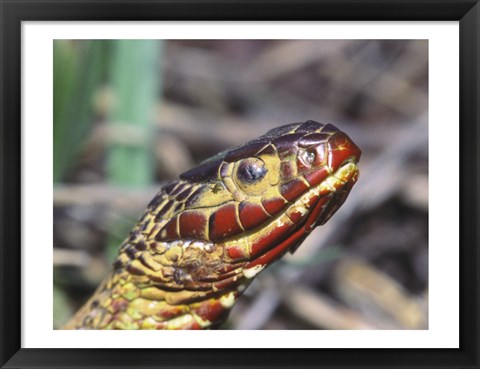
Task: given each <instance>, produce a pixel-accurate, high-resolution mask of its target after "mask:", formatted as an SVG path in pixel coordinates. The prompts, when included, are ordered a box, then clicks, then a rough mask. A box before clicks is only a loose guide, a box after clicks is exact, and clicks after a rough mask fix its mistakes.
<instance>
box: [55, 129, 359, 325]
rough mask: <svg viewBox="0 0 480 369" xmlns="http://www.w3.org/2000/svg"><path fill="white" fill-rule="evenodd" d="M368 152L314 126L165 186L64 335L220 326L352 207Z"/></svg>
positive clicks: (229, 155)
mask: <svg viewBox="0 0 480 369" xmlns="http://www.w3.org/2000/svg"><path fill="white" fill-rule="evenodd" d="M360 156H361V151H360V149H359V148H358V147H357V146H356V145H355V143H354V142H353V141H352V140H351V139H350V138H349V137H348V136H347V135H346V134H345V133H344V132H342V131H341V130H339V129H338V128H336V127H335V126H334V125H332V124H330V123H328V124H324V123H319V122H316V121H313V120H307V121H304V122H299V123H292V124H287V125H284V126H280V127H277V128H274V129H272V130H270V131H268V132H267V133H265V134H264V135H262V136H260V137H257V138H255V139H253V140H250V141H248V142H246V143H244V144H242V145H240V146H237V147H234V148H232V149H228V150H225V151H223V152H221V153H219V154H217V155H215V156H213V157H211V158H210V159H207V160H205V161H204V162H201V163H200V164H199V165H198V166H197V167H194V168H193V169H190V170H188V171H186V172H184V173H183V174H181V175H180V176H179V179H178V180H176V181H173V182H170V183H167V184H165V185H164V186H163V187H161V188H160V190H159V192H158V193H157V194H156V195H155V196H154V198H153V199H152V200H151V202H150V203H149V204H148V206H147V209H146V211H145V213H144V214H143V216H141V218H140V219H139V221H138V222H137V223H136V225H135V226H134V227H133V229H132V230H131V232H130V233H129V234H128V236H127V237H126V239H125V240H124V242H123V243H122V244H121V246H120V248H119V251H118V255H117V257H116V259H115V261H114V262H113V265H112V269H111V271H110V272H109V274H108V276H107V277H106V278H105V279H104V280H103V282H102V283H101V284H100V285H99V287H98V288H97V289H96V291H95V292H94V294H93V295H92V296H91V297H90V299H89V300H88V301H87V302H86V303H85V304H84V305H83V306H82V307H81V308H80V309H79V310H78V312H77V313H76V314H75V315H74V316H73V318H72V319H71V320H70V321H69V322H68V323H67V324H66V325H65V326H64V327H63V328H64V329H154V330H160V329H218V328H220V327H221V325H222V323H224V322H225V320H226V319H227V317H228V314H229V312H230V311H231V309H232V307H233V306H234V305H235V303H236V302H237V301H238V299H239V298H240V296H241V295H242V293H243V292H244V291H245V289H246V288H247V287H248V285H249V284H250V283H251V282H252V281H253V279H254V278H255V277H256V276H257V275H258V274H259V273H260V272H261V271H262V270H264V269H265V268H266V267H267V266H269V265H271V264H272V263H273V262H275V261H276V260H278V259H280V258H281V257H282V256H283V255H285V254H286V253H287V252H291V253H293V252H294V251H295V250H296V249H297V248H298V247H299V246H300V244H301V243H302V242H303V241H304V240H305V238H306V237H307V236H308V235H309V234H310V233H311V232H312V231H313V230H314V229H315V228H316V227H317V226H320V225H323V224H325V222H327V221H328V220H329V219H330V218H331V217H332V215H333V214H334V213H335V212H336V211H337V210H338V209H339V208H340V206H342V204H343V203H344V201H345V200H346V198H347V196H348V195H349V193H350V190H351V188H352V187H353V185H354V184H355V183H356V182H357V179H358V174H359V170H358V161H359V159H360Z"/></svg>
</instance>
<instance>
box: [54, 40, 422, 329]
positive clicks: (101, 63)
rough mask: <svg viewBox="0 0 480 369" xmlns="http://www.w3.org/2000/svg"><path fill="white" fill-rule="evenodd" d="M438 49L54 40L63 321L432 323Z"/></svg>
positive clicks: (70, 324)
mask: <svg viewBox="0 0 480 369" xmlns="http://www.w3.org/2000/svg"><path fill="white" fill-rule="evenodd" d="M428 55H429V42H428V40H425V39H404V40H399V39H390V40H389V39H377V40H375V39H365V40H358V39H357V40H350V39H342V40H340V39H335V40H333V39H332V40H327V39H321V40H320V39H319V40H266V39H265V40H262V39H256V40H251V39H244V40H242V39H231V40H226V39H221V40H220V39H201V40H198V39H197V40H191V39H190V40H189V39H175V40H168V39H165V40H122V39H118V40H75V39H61V40H54V44H53V94H54V95H53V97H54V106H53V118H54V121H53V176H54V187H53V191H54V192H53V282H54V283H53V289H54V290H53V298H54V303H53V312H52V314H53V325H54V329H58V330H64V329H69V330H70V329H105V330H111V329H134V330H141V329H149V330H152V329H153V330H164V329H222V330H361V329H363V330H426V329H428V328H429V326H428V311H429V309H428V307H429V303H428V291H429V288H428V287H429V280H428V276H429V272H428V271H429V257H428V249H429V247H428V239H429V238H428V215H429V211H428V209H429V202H428V199H429V193H428V160H429V156H428V153H429V151H428V147H429V145H428V143H429V136H428V128H429V122H428V99H429V95H428V94H429V91H428V86H429V60H428Z"/></svg>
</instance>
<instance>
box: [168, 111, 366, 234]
mask: <svg viewBox="0 0 480 369" xmlns="http://www.w3.org/2000/svg"><path fill="white" fill-rule="evenodd" d="M360 155H361V151H360V149H359V148H358V147H357V146H356V145H355V144H354V143H353V141H352V140H351V139H350V138H349V137H348V136H347V135H346V134H345V133H343V132H341V131H340V130H338V129H337V128H336V127H335V126H333V125H331V124H322V123H318V122H314V121H311V120H309V121H306V122H304V123H293V124H289V125H286V126H282V127H279V128H275V129H272V130H270V131H268V132H267V133H266V134H264V135H263V136H260V137H258V138H256V139H254V140H251V141H249V142H247V143H245V144H243V145H241V146H238V147H235V148H233V149H230V150H227V151H224V152H222V153H220V154H217V155H216V156H214V157H212V158H210V159H209V160H207V161H205V162H203V163H201V164H200V165H199V166H198V167H196V168H194V169H192V170H189V171H187V172H185V173H183V174H182V175H181V176H180V178H181V179H182V180H184V181H185V182H186V184H185V186H188V184H191V185H193V186H194V185H195V184H201V185H200V186H198V188H197V189H196V191H197V192H196V193H195V194H194V195H191V197H190V198H189V200H187V201H186V203H185V205H186V206H185V207H184V210H183V211H184V213H183V214H180V215H179V218H178V220H177V221H178V223H179V227H177V228H178V229H179V233H180V234H170V235H169V234H168V232H165V235H166V236H167V238H168V237H169V236H171V237H173V238H177V237H180V238H184V237H192V238H201V239H203V240H206V241H212V242H217V243H218V242H225V241H228V240H231V239H238V238H242V237H246V236H248V235H250V234H257V235H258V234H259V231H260V233H261V231H262V229H265V227H266V226H267V225H268V224H269V223H271V222H272V220H274V219H276V218H278V217H279V216H280V215H281V214H284V213H285V214H287V216H289V217H291V218H292V221H293V222H294V223H295V224H297V223H298V222H299V221H300V220H302V221H305V219H306V218H307V215H308V213H310V210H313V207H314V206H313V203H314V202H315V201H317V200H318V199H319V198H323V200H324V201H325V202H327V201H326V199H327V198H329V199H330V197H328V196H329V195H332V196H331V197H333V193H336V192H338V194H336V198H337V200H336V201H335V204H338V205H335V206H334V205H333V204H332V205H331V206H330V207H329V209H328V212H327V211H326V210H327V209H326V208H325V211H324V212H320V213H318V214H317V213H315V216H316V219H315V221H314V220H313V219H310V221H309V222H308V224H307V226H308V227H307V228H308V229H307V231H310V230H311V228H312V227H313V225H317V224H323V223H324V222H326V221H327V220H328V218H329V217H330V216H331V215H332V214H333V213H334V212H335V211H336V209H338V207H339V205H341V201H339V200H340V199H338V198H339V197H340V196H339V193H340V192H341V191H339V190H340V189H342V193H343V197H346V195H345V193H348V191H347V189H348V190H349V189H350V188H351V186H352V185H353V183H355V181H356V180H357V176H358V170H357V165H356V163H357V162H358V160H359V159H360ZM299 202H300V203H299ZM300 205H302V206H300ZM295 210H298V211H297V212H296V211H295ZM298 212H302V214H297V213H298ZM297 218H301V219H297ZM195 224H197V226H195Z"/></svg>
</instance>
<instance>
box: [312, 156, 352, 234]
mask: <svg viewBox="0 0 480 369" xmlns="http://www.w3.org/2000/svg"><path fill="white" fill-rule="evenodd" d="M358 173H359V171H358V166H357V163H356V162H355V159H354V158H349V159H347V160H346V161H345V162H344V163H343V164H342V165H341V166H340V168H339V169H337V171H336V172H334V173H332V174H331V175H329V176H328V177H327V178H326V179H325V180H324V181H322V182H321V183H320V184H319V185H318V186H317V187H315V188H314V189H312V190H310V191H308V192H307V193H306V196H307V198H309V199H310V201H312V199H316V198H317V197H318V199H317V200H316V203H315V205H314V206H313V208H312V210H311V211H310V213H309V215H308V216H307V219H306V221H305V231H306V232H311V231H312V230H313V229H314V228H315V227H316V226H317V225H323V224H325V223H326V222H327V221H328V220H329V219H330V218H331V217H332V215H333V214H335V212H336V211H337V210H338V209H339V208H340V207H341V206H342V204H343V203H344V202H345V200H346V198H347V197H348V194H349V193H350V190H351V188H352V187H353V185H354V184H355V183H356V181H357V179H358ZM304 196H305V195H304Z"/></svg>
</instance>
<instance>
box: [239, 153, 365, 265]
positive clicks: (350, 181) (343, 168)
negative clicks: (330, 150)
mask: <svg viewBox="0 0 480 369" xmlns="http://www.w3.org/2000/svg"><path fill="white" fill-rule="evenodd" d="M357 178H358V166H357V164H356V160H355V157H351V158H348V159H346V160H345V161H344V162H343V164H341V165H340V166H339V167H338V169H337V170H336V171H335V172H333V173H331V174H329V175H328V176H327V177H326V178H325V179H324V180H323V181H322V182H321V183H320V184H318V185H317V186H315V187H312V188H310V189H309V190H307V191H306V192H305V193H304V194H303V195H301V196H300V197H299V198H298V199H297V200H296V201H294V202H293V203H291V204H290V206H289V207H288V208H287V209H286V210H285V211H284V212H282V213H281V214H279V215H278V216H277V217H275V218H274V219H272V220H271V221H270V222H269V224H268V225H266V226H265V227H264V228H263V230H262V231H261V232H257V233H256V234H255V236H254V237H252V238H250V239H248V241H247V242H248V243H249V245H250V247H249V249H250V252H249V255H248V258H249V259H250V262H249V264H248V267H253V266H261V265H263V266H266V265H268V264H270V263H271V262H273V261H275V260H277V259H278V258H280V257H281V256H282V255H283V254H285V253H286V252H287V251H290V252H292V253H293V252H294V251H295V250H296V249H297V248H298V247H299V246H300V244H301V243H302V242H303V240H304V239H305V238H306V237H307V236H308V234H309V233H310V232H311V231H312V230H313V229H314V228H315V227H316V226H318V225H321V224H324V223H325V222H326V221H327V220H328V219H330V218H331V217H332V215H333V214H334V213H335V212H336V211H337V210H338V209H339V208H340V206H341V205H342V204H343V202H344V201H345V200H346V198H347V196H348V194H349V192H350V189H351V188H352V186H353V185H354V184H355V182H356V180H357Z"/></svg>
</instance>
